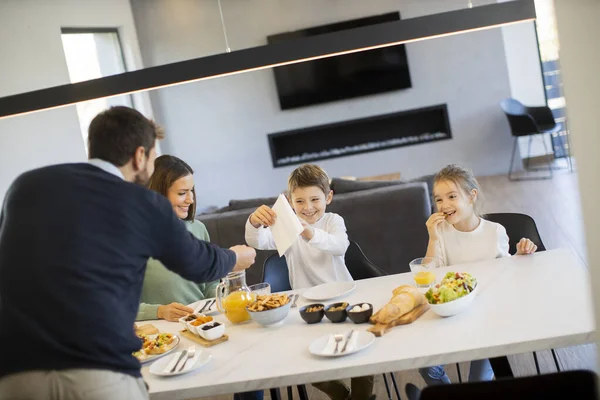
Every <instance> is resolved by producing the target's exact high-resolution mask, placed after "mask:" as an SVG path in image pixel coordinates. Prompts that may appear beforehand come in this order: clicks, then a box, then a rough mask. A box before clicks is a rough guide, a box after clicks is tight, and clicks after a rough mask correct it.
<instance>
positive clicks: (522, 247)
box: [517, 238, 537, 256]
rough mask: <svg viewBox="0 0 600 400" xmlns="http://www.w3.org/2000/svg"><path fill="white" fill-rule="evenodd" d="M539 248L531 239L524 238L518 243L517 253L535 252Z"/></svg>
mask: <svg viewBox="0 0 600 400" xmlns="http://www.w3.org/2000/svg"><path fill="white" fill-rule="evenodd" d="M536 250H537V246H536V245H535V244H534V243H533V242H532V241H531V240H529V239H527V238H523V239H521V240H520V241H519V243H517V255H518V256H521V255H524V254H533V253H535V252H536Z"/></svg>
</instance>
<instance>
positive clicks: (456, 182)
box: [419, 165, 537, 385]
mask: <svg viewBox="0 0 600 400" xmlns="http://www.w3.org/2000/svg"><path fill="white" fill-rule="evenodd" d="M433 201H434V202H435V205H436V206H437V210H438V212H437V213H434V214H433V215H432V216H431V217H430V218H429V220H428V221H427V230H428V232H429V244H428V246H427V254H426V256H427V257H434V258H437V259H438V260H439V261H440V264H441V265H443V266H449V265H455V264H464V263H471V262H477V261H485V260H493V259H495V258H500V257H509V256H510V254H509V253H508V236H507V235H506V229H505V228H504V227H503V226H502V225H500V224H497V223H495V222H490V221H487V220H485V219H483V218H482V217H481V209H482V203H483V194H482V192H481V188H480V186H479V183H478V182H477V179H475V177H474V176H473V174H472V173H471V171H469V170H467V169H464V168H461V167H459V166H457V165H449V166H447V167H445V168H444V169H442V170H441V171H440V172H439V173H438V174H437V175H436V176H435V178H434V182H433ZM536 250H537V246H536V245H535V244H534V243H533V242H532V241H531V240H529V239H526V238H523V239H521V241H519V243H518V244H517V255H522V254H531V253H534V252H535V251H536ZM419 372H420V373H421V376H422V377H423V379H425V382H427V384H428V385H435V384H441V383H450V379H449V378H448V376H447V375H446V372H445V371H444V367H443V366H436V367H430V368H422V369H420V370H419ZM493 377H494V372H493V371H492V368H491V365H490V362H489V360H476V361H472V362H471V370H470V373H469V381H471V382H476V381H488V380H492V379H493Z"/></svg>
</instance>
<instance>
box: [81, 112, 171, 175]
mask: <svg viewBox="0 0 600 400" xmlns="http://www.w3.org/2000/svg"><path fill="white" fill-rule="evenodd" d="M163 137H164V131H163V129H162V128H161V127H159V126H158V125H157V124H156V123H154V121H152V120H150V119H148V118H146V117H145V116H143V115H142V113H140V112H139V111H137V110H134V109H133V108H129V107H124V106H115V107H111V108H109V109H108V110H105V111H102V112H101V113H100V114H98V115H96V117H94V119H93V120H92V122H91V123H90V127H89V129H88V156H89V158H90V159H92V158H99V159H101V160H104V161H108V162H110V163H111V164H113V165H116V166H117V167H122V166H123V165H125V164H127V163H128V162H129V160H131V158H132V157H133V155H134V153H135V150H136V149H137V148H138V147H140V146H141V147H143V148H144V150H146V154H148V153H149V152H150V150H152V148H154V144H155V142H156V140H157V139H162V138H163Z"/></svg>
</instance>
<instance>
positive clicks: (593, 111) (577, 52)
mask: <svg viewBox="0 0 600 400" xmlns="http://www.w3.org/2000/svg"><path fill="white" fill-rule="evenodd" d="M555 5H556V16H557V23H558V40H559V43H560V64H561V73H562V77H563V83H564V90H565V97H566V101H567V104H568V105H569V107H568V109H567V117H568V118H569V129H570V131H571V133H572V135H573V136H572V138H573V139H572V143H573V148H574V151H575V152H576V153H577V166H578V172H579V188H580V189H579V190H580V191H581V202H582V206H583V217H584V221H585V233H586V241H587V243H589V244H590V245H589V246H587V252H588V260H589V263H588V264H589V268H590V272H591V275H592V285H593V290H592V292H593V294H594V303H595V309H596V321H600V247H599V246H597V244H598V243H600V214H599V213H598V198H599V197H600V189H599V186H598V184H597V182H598V181H599V180H600V158H599V157H598V151H599V150H600V132H599V131H600V129H599V128H598V116H597V105H598V93H600V78H599V77H598V65H600V46H598V38H600V24H598V21H600V1H598V0H579V1H575V2H573V1H571V0H568V1H567V0H556V1H555ZM598 349H599V350H600V347H599V348H598Z"/></svg>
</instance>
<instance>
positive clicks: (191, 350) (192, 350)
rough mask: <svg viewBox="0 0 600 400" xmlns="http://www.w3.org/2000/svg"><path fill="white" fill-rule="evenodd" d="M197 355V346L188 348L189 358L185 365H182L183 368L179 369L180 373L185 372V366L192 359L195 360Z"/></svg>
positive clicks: (184, 362)
mask: <svg viewBox="0 0 600 400" xmlns="http://www.w3.org/2000/svg"><path fill="white" fill-rule="evenodd" d="M195 355H196V346H190V347H188V351H187V357H186V359H185V360H184V361H183V364H181V368H179V372H181V371H183V369H184V368H185V364H186V363H187V362H188V360H189V359H190V358H194V356H195Z"/></svg>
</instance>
